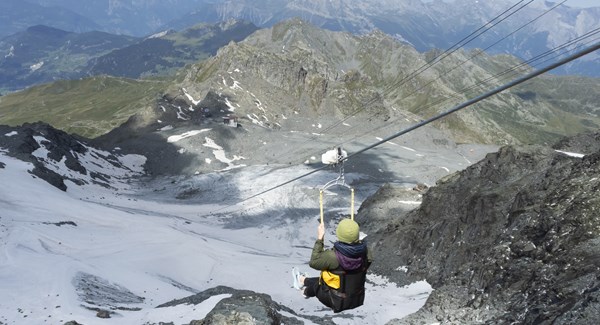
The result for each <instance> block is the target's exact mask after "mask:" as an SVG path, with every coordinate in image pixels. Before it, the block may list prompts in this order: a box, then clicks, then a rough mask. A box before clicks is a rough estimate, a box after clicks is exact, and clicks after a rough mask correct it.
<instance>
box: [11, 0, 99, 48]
mask: <svg viewBox="0 0 600 325" xmlns="http://www.w3.org/2000/svg"><path fill="white" fill-rule="evenodd" d="M68 8H69V6H60V5H59V6H57V5H56V3H54V4H52V5H51V6H48V7H46V6H42V5H39V4H37V3H35V2H34V1H22V0H3V1H1V2H0V39H2V38H4V37H6V36H9V35H12V34H15V33H18V32H21V31H23V30H25V29H27V28H29V27H31V26H36V25H46V26H52V27H54V28H57V29H62V30H67V31H71V32H87V31H93V30H101V29H102V27H101V26H100V25H99V24H97V23H95V22H94V20H93V17H94V16H93V15H91V16H87V15H80V14H77V13H75V12H73V11H71V10H69V9H68Z"/></svg>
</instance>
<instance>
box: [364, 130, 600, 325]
mask: <svg viewBox="0 0 600 325" xmlns="http://www.w3.org/2000/svg"><path fill="white" fill-rule="evenodd" d="M599 140H600V134H598V133H594V134H582V135H579V136H576V137H574V138H571V139H565V140H563V141H561V142H560V143H558V144H556V145H555V146H554V148H555V149H554V150H553V149H552V148H549V147H542V146H529V147H514V146H510V147H503V148H501V149H500V150H499V151H498V152H496V153H490V154H488V155H487V156H486V158H485V159H483V160H481V161H480V162H478V163H476V164H474V165H472V166H470V167H468V168H466V169H465V170H463V171H460V172H458V173H455V174H453V175H451V176H449V177H446V178H445V179H442V180H440V181H438V183H437V184H436V186H435V187H432V188H430V189H429V190H428V191H427V193H426V194H425V195H424V196H423V202H422V203H421V206H420V207H419V208H417V209H415V210H412V211H410V212H399V211H402V210H400V209H399V208H400V204H398V201H399V199H400V200H401V199H402V197H401V196H400V194H399V193H401V192H402V190H401V189H396V188H395V187H390V186H388V187H384V188H382V189H381V190H380V191H379V193H377V194H375V195H374V196H373V197H371V198H370V199H369V201H368V202H365V203H364V204H363V205H362V206H361V209H360V211H359V215H360V216H361V217H360V219H359V222H360V223H361V225H363V226H364V228H365V229H366V231H367V232H371V233H372V231H373V230H374V229H377V234H376V235H371V236H370V238H371V240H372V241H371V242H372V243H374V245H375V247H376V249H375V253H377V255H378V256H380V260H381V263H380V264H378V265H376V266H374V271H375V272H387V274H388V275H389V276H390V277H391V278H392V279H396V280H397V281H405V280H406V277H409V278H411V277H415V278H422V277H426V278H427V281H428V282H430V283H432V285H433V286H434V288H435V289H436V290H435V291H434V293H433V294H432V296H431V297H430V298H429V300H428V302H427V303H426V305H425V307H424V308H422V309H421V310H420V312H419V313H417V314H414V315H411V316H409V317H407V318H406V319H402V320H398V321H392V322H390V324H414V323H430V322H436V321H438V322H439V321H448V322H452V323H461V324H474V323H477V324H480V323H494V324H498V323H501V324H508V323H514V322H517V323H524V324H532V323H540V324H550V323H560V324H593V323H597V322H598V321H600V313H598V310H599V309H598V307H599V305H598V298H599V293H598V292H599V291H598V289H599V288H600V282H599V281H598V277H597V275H598V271H597V268H598V256H600V255H599V254H598V252H599V250H600V241H599V239H600V235H599V234H600V223H599V219H598V217H597V214H596V213H595V212H594V211H597V210H598V208H600V200H599V199H598V195H597V191H598V188H599V186H600V179H599V178H598V177H597V175H599V173H600V151H598V149H599V148H600V142H599ZM386 218H388V219H386ZM391 238H394V239H393V240H391ZM395 265H406V270H407V272H406V274H402V273H399V272H394V271H391V272H390V270H391V269H392V267H393V266H395ZM384 270H387V271H384Z"/></svg>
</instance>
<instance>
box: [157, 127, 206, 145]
mask: <svg viewBox="0 0 600 325" xmlns="http://www.w3.org/2000/svg"><path fill="white" fill-rule="evenodd" d="M210 130H211V129H202V130H192V131H188V132H184V133H182V134H178V135H172V136H170V137H168V138H167V142H169V143H174V142H177V141H179V140H182V139H185V138H189V137H193V136H195V135H197V134H200V133H203V132H207V131H210Z"/></svg>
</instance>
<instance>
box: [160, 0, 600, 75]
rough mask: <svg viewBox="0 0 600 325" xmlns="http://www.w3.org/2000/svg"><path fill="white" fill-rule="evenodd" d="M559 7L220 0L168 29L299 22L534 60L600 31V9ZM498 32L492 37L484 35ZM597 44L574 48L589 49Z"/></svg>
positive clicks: (576, 68) (424, 47) (504, 0)
mask: <svg viewBox="0 0 600 325" xmlns="http://www.w3.org/2000/svg"><path fill="white" fill-rule="evenodd" d="M554 7H555V3H551V2H543V1H536V2H534V3H532V4H529V3H527V5H524V3H515V1H509V0H501V1H472V0H456V1H452V2H450V3H447V2H443V1H432V2H426V3H424V2H421V1H419V0H411V1H401V2H399V1H381V0H368V1H360V2H346V1H329V0H327V1H326V0H293V1H285V0H270V1H263V2H251V1H235V2H233V1H216V2H210V3H205V4H203V7H202V8H201V9H199V10H197V11H195V12H191V13H189V14H188V16H187V17H183V18H181V19H178V20H177V21H176V22H173V23H172V24H168V25H167V26H173V27H176V26H180V24H181V22H182V21H184V22H192V21H218V20H219V19H229V18H232V17H234V18H237V19H244V20H248V21H252V22H253V23H255V24H256V25H258V26H261V27H270V26H273V25H274V24H276V23H278V22H280V21H283V20H287V19H290V18H292V17H299V18H301V19H303V20H305V21H307V22H309V23H311V24H313V25H315V26H318V27H321V28H325V29H328V30H333V31H348V32H351V33H354V34H359V35H360V34H365V33H369V32H372V31H373V30H374V29H379V30H381V31H383V32H385V33H387V34H388V35H391V36H393V37H396V38H397V39H400V40H403V41H405V42H408V43H410V44H412V45H413V46H414V47H415V48H416V49H417V50H419V51H420V52H425V51H429V50H432V49H435V48H438V49H448V48H452V47H453V46H454V45H455V44H456V43H457V42H461V41H462V43H461V44H464V47H465V48H466V49H476V48H484V49H486V51H488V52H489V53H492V54H498V53H510V54H512V55H515V56H518V57H520V58H522V59H524V60H528V59H531V58H533V57H535V56H537V55H539V54H542V53H545V52H547V51H549V50H551V49H554V48H556V47H558V46H560V45H562V44H564V43H566V42H569V41H571V40H573V39H575V38H576V37H579V36H582V35H585V34H586V33H588V32H590V31H593V30H595V29H596V28H598V27H599V26H600V7H598V8H572V7H568V3H567V6H565V5H562V6H558V7H557V8H554ZM497 16H499V17H498V18H496V17H497ZM492 25H493V28H491V29H490V30H489V31H485V29H483V28H482V26H486V27H491V26H492ZM474 32H475V34H473V33H474ZM475 36H476V37H475ZM466 40H468V42H465V41H466ZM592 40H593V39H590V38H588V39H587V40H585V41H580V42H575V43H578V44H585V43H587V44H588V45H589V44H590V42H591V41H592ZM599 60H600V56H598V55H597V54H594V55H590V56H588V57H586V58H585V59H583V60H579V61H577V62H573V63H571V64H569V65H567V66H565V67H563V68H561V69H558V70H556V71H554V73H561V74H579V75H587V76H598V74H597V69H589V67H590V66H593V65H598V62H599Z"/></svg>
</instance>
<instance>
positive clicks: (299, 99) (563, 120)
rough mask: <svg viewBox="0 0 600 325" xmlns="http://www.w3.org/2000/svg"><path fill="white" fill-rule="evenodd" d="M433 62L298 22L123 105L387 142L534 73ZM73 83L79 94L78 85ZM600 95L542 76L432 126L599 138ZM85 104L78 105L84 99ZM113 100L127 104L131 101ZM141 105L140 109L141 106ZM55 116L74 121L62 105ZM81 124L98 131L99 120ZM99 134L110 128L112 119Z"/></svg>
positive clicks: (494, 59) (514, 137) (374, 39)
mask: <svg viewBox="0 0 600 325" xmlns="http://www.w3.org/2000/svg"><path fill="white" fill-rule="evenodd" d="M436 54H437V53H436V52H430V53H426V54H420V53H419V52H417V51H416V50H415V49H414V48H412V47H410V46H408V45H406V44H403V43H400V42H398V41H396V40H394V39H393V38H391V37H389V36H387V35H386V34H383V33H381V32H374V33H371V34H368V35H364V36H360V37H359V36H353V35H351V34H347V33H340V32H330V31H326V30H323V29H319V28H317V27H315V26H313V25H310V24H307V23H306V22H304V21H301V20H296V19H293V20H290V21H286V22H283V23H280V24H277V25H275V26H274V27H273V28H271V29H263V30H259V31H257V32H256V33H254V34H252V35H251V36H250V37H248V38H247V39H246V40H244V41H242V42H239V43H231V44H228V45H227V46H225V47H223V48H222V49H220V50H219V51H218V52H217V54H216V55H215V56H214V57H211V58H209V59H207V60H204V61H201V62H199V63H197V64H195V65H192V66H189V67H186V68H184V69H182V70H180V71H179V72H178V74H177V76H176V78H175V81H173V82H170V83H169V84H168V86H167V85H165V86H164V88H163V89H157V88H154V87H155V86H156V85H157V84H155V83H144V82H135V84H136V85H137V86H136V87H142V88H143V87H144V84H146V85H148V86H150V88H148V89H147V90H145V91H144V92H145V93H146V94H150V93H152V92H154V93H155V99H154V102H153V103H151V104H149V102H148V98H149V97H146V95H143V96H138V95H136V96H134V97H132V98H130V101H131V102H130V103H128V104H127V105H126V106H128V107H136V105H137V107H148V105H150V106H151V107H152V108H151V109H150V111H145V112H144V114H148V112H152V115H153V117H152V118H144V119H143V120H146V121H148V123H154V122H155V121H156V120H161V116H162V114H163V113H164V112H163V110H162V109H161V107H160V105H161V101H162V100H163V99H161V98H170V99H169V100H168V101H169V102H170V103H172V104H173V105H175V106H176V107H189V108H190V110H194V111H196V113H195V114H198V118H199V120H202V114H200V113H198V112H199V110H201V109H204V108H208V109H209V111H211V112H212V114H215V115H214V117H218V118H221V117H222V116H224V115H226V114H232V113H233V114H236V115H238V116H239V118H240V119H241V120H240V122H241V123H242V124H248V123H250V124H255V125H258V126H261V127H267V128H270V129H278V128H284V129H289V128H293V122H292V120H294V118H295V117H300V118H312V119H314V118H317V117H318V118H322V119H328V120H329V121H330V122H328V123H327V124H324V126H325V127H327V129H326V132H327V133H330V134H347V132H346V131H345V130H344V127H343V122H344V120H345V119H350V120H348V121H347V122H348V123H350V122H351V121H352V119H354V120H360V121H361V122H359V123H353V124H354V127H355V128H356V130H355V133H354V135H356V134H364V133H365V132H368V131H369V130H371V131H372V130H375V129H376V130H378V132H380V133H382V134H381V135H380V136H382V135H389V134H391V133H392V132H397V131H398V130H399V129H400V128H401V127H402V126H406V125H409V124H410V123H414V121H418V120H419V119H422V118H428V117H431V116H433V115H434V114H437V113H439V112H440V111H444V110H447V109H448V108H450V107H452V106H454V105H455V104H457V103H460V102H463V101H465V100H466V99H469V98H472V97H475V96H477V95H479V94H481V93H483V92H484V91H486V90H489V89H492V88H494V87H497V86H499V85H501V84H503V83H505V82H508V81H510V80H513V79H514V78H517V77H519V76H520V75H522V74H523V73H525V72H528V71H531V68H530V67H528V66H526V65H523V64H522V62H520V61H519V60H518V59H516V58H515V57H511V56H508V55H497V56H490V55H487V54H485V53H483V52H481V51H470V52H466V51H457V52H455V53H453V55H451V56H449V57H447V58H446V59H444V60H443V61H441V62H437V63H435V64H434V65H431V66H429V67H428V68H427V69H426V70H423V71H422V72H420V73H418V74H413V72H414V71H420V70H419V67H424V66H426V65H427V64H428V63H427V62H428V61H431V58H432V57H435V56H436ZM102 80H103V79H102V78H99V79H89V80H87V81H85V83H86V84H93V83H96V82H100V83H102V82H103V81H102ZM71 84H72V85H74V86H75V85H77V84H78V82H72V83H71ZM598 86H599V81H598V80H597V79H592V78H577V77H551V76H541V77H538V78H537V79H535V80H534V81H532V82H528V83H526V84H523V85H521V86H519V87H518V88H513V89H510V90H507V91H505V92H503V93H501V94H499V95H497V96H494V97H492V98H490V99H488V100H486V101H483V102H481V103H479V104H477V105H474V106H473V108H472V109H467V110H463V111H461V112H459V113H457V114H454V115H452V116H449V117H448V118H446V119H444V120H442V121H440V122H439V123H436V125H437V126H438V127H441V128H443V129H446V130H450V131H451V132H452V133H453V134H454V136H455V137H456V139H457V140H458V141H459V142H473V141H475V142H479V143H496V144H503V143H544V142H546V143H550V142H553V141H556V140H557V139H558V138H560V137H561V136H562V135H569V134H575V133H579V132H582V131H585V130H593V129H595V128H597V126H598V125H600V117H599V116H598V114H599V112H598V109H597V105H596V103H597V102H598V100H599V99H598V95H597V92H596V91H595V89H597V88H598ZM75 87H76V88H77V86H75ZM95 87H100V88H102V87H104V86H103V85H97V86H95ZM48 88H52V86H48ZM59 88H60V87H59ZM39 89H44V88H39ZM80 89H81V90H82V91H83V93H80V94H78V95H77V96H73V98H69V99H67V98H63V99H62V101H64V102H67V101H68V102H69V105H70V106H69V107H76V106H79V107H90V103H89V101H88V100H86V99H85V98H86V96H88V95H91V96H98V95H99V94H97V93H96V92H95V91H93V90H92V89H94V87H87V86H81V87H80ZM86 91H92V94H86ZM114 91H117V89H116V88H115V89H114ZM34 93H35V92H34ZM42 93H43V92H42ZM27 94H29V93H28V92H23V93H21V94H19V93H15V94H11V95H9V96H5V97H3V98H2V101H0V112H3V114H4V117H3V119H2V120H3V121H6V122H5V123H22V122H25V121H37V120H39V119H40V118H42V119H43V118H45V117H44V115H43V114H40V112H37V113H36V110H31V109H30V110H28V113H27V114H30V115H28V117H25V115H19V114H23V113H15V112H14V108H16V107H24V105H25V106H27V105H29V107H36V106H37V105H38V104H39V103H40V102H44V103H48V101H47V100H46V101H42V98H41V97H40V98H39V99H36V100H33V99H32V98H31V97H30V98H29V99H27ZM40 94H41V93H40ZM115 95H116V94H112V96H115ZM163 95H164V96H163ZM165 96H166V97H165ZM56 98H58V97H56ZM78 98H79V99H81V100H82V101H83V102H78V101H79V99H78ZM116 98H121V99H123V100H125V98H126V94H125V93H122V94H119V95H117V96H116ZM136 98H137V99H136ZM136 100H141V101H142V102H141V103H135V101H136ZM175 102H176V103H175ZM110 103H111V102H110V101H104V100H103V101H99V102H98V103H97V104H95V105H98V106H96V107H95V109H96V110H97V111H99V112H102V111H104V110H107V111H109V112H112V111H114V110H115V108H114V107H110V106H107V105H110ZM13 105H16V106H13ZM46 105H48V104H46ZM169 105H171V104H169ZM175 106H174V107H175ZM56 109H59V110H61V111H63V112H67V110H65V108H64V107H60V108H56ZM128 112H130V113H129V114H134V113H135V112H134V111H129V110H128ZM17 116H20V117H18V118H17ZM106 116H111V114H108V115H106ZM123 117H125V116H123ZM290 118H291V119H290ZM84 120H86V119H85V118H84ZM118 121H123V120H122V119H119V120H118ZM411 121H412V122H411ZM58 123H59V124H56V125H55V124H53V125H55V126H56V127H59V128H63V127H64V128H70V129H69V130H74V129H73V128H71V127H72V126H70V125H68V124H67V123H65V122H58ZM81 123H82V125H92V124H94V123H95V121H90V120H87V122H81ZM357 124H358V125H359V126H357ZM102 125H104V126H107V125H115V121H111V122H106V123H103V124H102ZM100 129H102V130H100ZM100 129H98V128H94V129H93V130H84V129H79V130H82V131H81V132H83V133H84V134H86V135H91V134H94V135H98V134H102V133H105V132H108V131H109V130H110V129H105V128H100ZM347 136H348V139H350V138H351V137H352V135H347ZM340 141H348V140H341V139H340Z"/></svg>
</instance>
